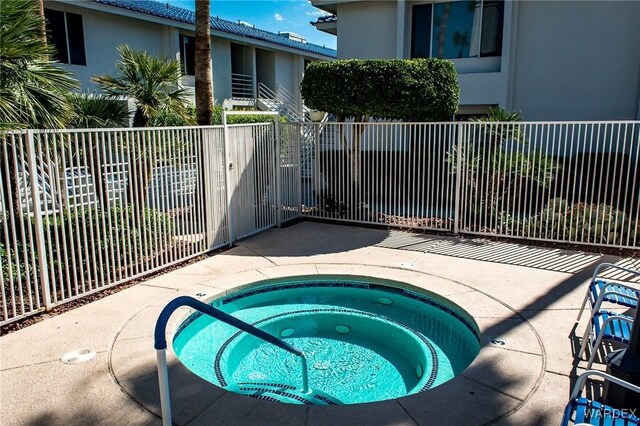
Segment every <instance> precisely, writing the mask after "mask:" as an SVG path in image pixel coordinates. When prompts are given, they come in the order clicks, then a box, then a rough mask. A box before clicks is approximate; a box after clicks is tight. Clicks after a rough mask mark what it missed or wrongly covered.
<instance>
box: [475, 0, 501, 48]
mask: <svg viewBox="0 0 640 426" xmlns="http://www.w3.org/2000/svg"><path fill="white" fill-rule="evenodd" d="M503 26H504V1H487V0H485V2H484V6H483V9H482V42H481V44H480V56H500V55H502V29H503Z"/></svg>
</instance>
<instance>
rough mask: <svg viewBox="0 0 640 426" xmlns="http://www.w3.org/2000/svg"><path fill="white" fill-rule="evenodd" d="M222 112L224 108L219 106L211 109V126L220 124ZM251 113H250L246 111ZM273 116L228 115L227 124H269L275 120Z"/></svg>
mask: <svg viewBox="0 0 640 426" xmlns="http://www.w3.org/2000/svg"><path fill="white" fill-rule="evenodd" d="M222 111H224V108H222V107H221V106H214V107H213V116H212V117H211V124H213V125H220V124H222ZM247 112H251V111H247ZM275 117H276V116H275V115H262V114H242V115H229V116H227V124H253V123H270V122H273V121H274V119H275Z"/></svg>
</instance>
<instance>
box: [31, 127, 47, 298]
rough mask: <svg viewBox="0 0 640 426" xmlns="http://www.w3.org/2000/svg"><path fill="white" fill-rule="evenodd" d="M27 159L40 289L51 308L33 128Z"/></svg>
mask: <svg viewBox="0 0 640 426" xmlns="http://www.w3.org/2000/svg"><path fill="white" fill-rule="evenodd" d="M27 161H28V167H29V184H30V185H31V202H32V204H31V208H32V210H33V225H34V228H35V234H36V251H37V253H38V266H39V267H40V274H38V276H39V278H40V291H41V292H42V298H43V299H44V307H45V309H46V310H47V311H49V310H51V289H50V288H49V267H48V265H47V251H46V247H45V243H44V224H43V223H42V210H41V209H40V188H39V187H38V168H37V163H36V149H35V143H34V137H33V130H27Z"/></svg>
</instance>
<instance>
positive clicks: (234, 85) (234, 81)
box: [231, 73, 255, 98]
mask: <svg viewBox="0 0 640 426" xmlns="http://www.w3.org/2000/svg"><path fill="white" fill-rule="evenodd" d="M253 93H254V91H253V76H252V75H248V74H238V73H231V96H232V97H234V98H254V97H255V96H254V94H253Z"/></svg>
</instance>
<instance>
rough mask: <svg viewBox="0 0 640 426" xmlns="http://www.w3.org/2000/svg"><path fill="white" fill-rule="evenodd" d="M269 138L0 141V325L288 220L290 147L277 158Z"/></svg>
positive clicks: (113, 133)
mask: <svg viewBox="0 0 640 426" xmlns="http://www.w3.org/2000/svg"><path fill="white" fill-rule="evenodd" d="M276 123H277V121H276ZM277 127H278V126H277V124H275V125H274V123H273V122H270V123H260V124H247V125H230V126H209V127H185V128H156V129H96V130H77V131H76V130H61V131H24V132H17V133H11V134H7V135H4V136H0V138H1V139H2V142H3V143H2V146H1V147H0V172H1V174H0V190H1V192H2V199H1V202H0V266H1V268H2V275H1V276H0V287H1V291H0V297H1V300H0V303H1V305H0V324H6V323H8V322H11V321H15V320H17V319H19V318H22V317H24V316H27V315H31V314H33V313H36V312H39V311H41V310H43V309H48V308H50V307H52V306H55V305H58V304H60V303H63V302H67V301H70V300H73V299H75V298H78V297H81V296H85V295H88V294H90V293H92V292H95V291H98V290H101V289H104V288H107V287H110V286H113V285H116V284H120V283H123V282H126V281H128V280H131V279H134V278H137V277H140V276H143V275H145V274H149V273H151V272H154V271H157V270H159V269H162V268H165V267H167V266H169V265H172V264H174V263H177V262H181V261H184V260H187V259H189V258H191V257H193V256H197V255H200V254H202V253H205V252H207V251H210V250H213V249H216V248H218V247H221V246H224V245H226V244H230V243H231V242H232V241H234V240H235V239H237V238H241V237H245V236H248V235H251V234H253V233H256V232H259V231H260V230H263V229H266V228H268V227H270V226H274V225H276V224H279V223H281V221H286V220H289V219H293V218H297V217H299V215H300V203H299V197H297V192H296V193H290V192H291V191H292V188H294V187H296V185H297V188H299V182H300V178H299V170H300V169H299V161H296V160H295V158H294V157H295V153H296V152H297V151H296V149H297V148H296V147H297V146H298V145H297V142H296V141H297V139H295V137H294V138H293V139H292V140H293V142H292V143H289V142H288V140H289V139H291V138H290V137H289V136H287V135H285V136H286V137H283V140H284V142H286V143H284V144H283V149H281V148H280V140H279V139H278V140H276V137H275V136H276V133H277ZM279 150H280V151H282V153H283V155H281V156H277V155H276V153H277V152H279ZM281 158H282V160H281ZM283 160H286V161H283ZM278 167H280V170H278V169H277V168H278ZM278 179H281V180H282V181H284V182H286V185H285V187H286V188H287V191H288V192H287V195H286V196H282V199H283V206H282V208H281V209H278V205H279V203H278V202H277V201H276V200H277V197H278V195H279V190H278V189H277V184H278ZM279 211H281V212H282V213H281V214H278V212H279Z"/></svg>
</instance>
